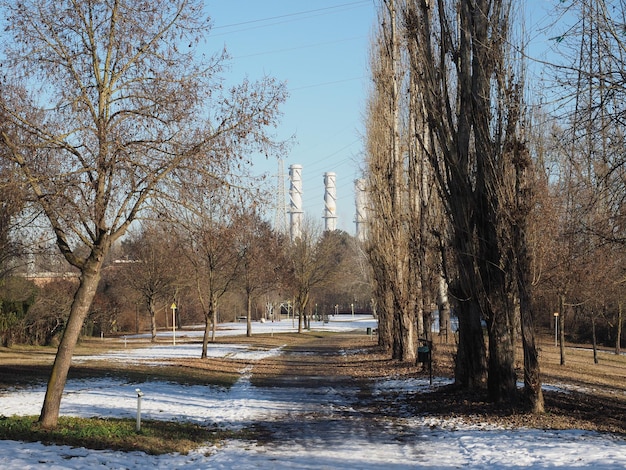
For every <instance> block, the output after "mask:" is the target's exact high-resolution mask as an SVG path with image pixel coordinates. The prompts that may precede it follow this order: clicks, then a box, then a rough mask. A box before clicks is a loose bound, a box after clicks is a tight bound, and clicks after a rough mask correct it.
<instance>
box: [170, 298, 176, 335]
mask: <svg viewBox="0 0 626 470" xmlns="http://www.w3.org/2000/svg"><path fill="white" fill-rule="evenodd" d="M170 308H171V309H172V344H173V345H174V346H176V302H172V306H171V307H170Z"/></svg>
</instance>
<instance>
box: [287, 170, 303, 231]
mask: <svg viewBox="0 0 626 470" xmlns="http://www.w3.org/2000/svg"><path fill="white" fill-rule="evenodd" d="M289 181H290V182H291V185H290V187H289V232H290V234H291V241H294V240H296V239H297V238H300V236H301V235H302V218H303V216H304V211H303V210H302V165H291V166H290V167H289Z"/></svg>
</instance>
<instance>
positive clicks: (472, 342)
mask: <svg viewBox="0 0 626 470" xmlns="http://www.w3.org/2000/svg"><path fill="white" fill-rule="evenodd" d="M458 318H459V346H458V348H457V356H456V361H455V368H454V380H455V383H456V384H457V385H459V386H460V387H462V388H466V389H472V388H484V387H485V386H486V383H487V357H486V351H485V341H484V335H483V328H482V324H481V319H480V309H479V307H478V305H477V304H476V302H474V301H472V300H467V301H462V302H460V303H459V305H458Z"/></svg>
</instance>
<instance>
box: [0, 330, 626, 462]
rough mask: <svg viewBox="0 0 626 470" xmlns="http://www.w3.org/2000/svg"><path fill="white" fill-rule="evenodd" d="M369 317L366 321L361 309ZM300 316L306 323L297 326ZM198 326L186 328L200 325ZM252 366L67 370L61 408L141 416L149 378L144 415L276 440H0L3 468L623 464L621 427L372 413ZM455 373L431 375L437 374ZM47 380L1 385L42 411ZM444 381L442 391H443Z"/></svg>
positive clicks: (183, 348) (395, 383)
mask: <svg viewBox="0 0 626 470" xmlns="http://www.w3.org/2000/svg"><path fill="white" fill-rule="evenodd" d="M348 320H349V321H345V322H339V321H334V322H331V323H329V324H327V325H322V324H321V323H320V324H319V326H318V325H314V329H315V328H320V329H321V328H325V327H326V328H329V329H330V328H332V329H335V330H337V329H341V328H343V329H353V328H358V329H360V330H362V331H363V330H364V326H365V325H367V326H366V327H375V323H373V321H372V320H371V319H369V320H368V319H365V318H363V319H355V321H354V322H353V321H352V319H351V318H349V319H348ZM358 320H360V321H358ZM295 327H297V325H296V326H295ZM291 328H294V326H292V325H291V322H285V321H283V322H277V323H265V324H255V325H254V327H253V331H255V332H261V330H264V332H267V333H270V332H272V331H275V332H279V331H284V330H290V329H291ZM242 329H243V331H245V325H238V324H231V325H228V327H227V329H226V328H224V329H222V330H221V332H220V334H240V333H241V332H242ZM195 334H196V333H195V332H184V333H183V332H181V336H180V337H181V338H182V337H183V336H182V335H188V336H193V335H195ZM199 348H200V345H198V344H190V343H183V344H176V346H173V345H165V344H159V345H155V346H150V347H144V348H138V349H134V348H130V347H129V348H128V349H125V350H122V351H119V350H118V351H115V352H112V353H110V354H105V355H100V356H90V357H82V358H78V360H93V359H98V360H112V361H133V362H148V363H151V364H158V363H159V362H161V361H164V360H167V359H168V358H172V357H199V352H200V349H199ZM280 353H281V348H277V349H271V350H257V349H253V348H251V347H250V346H244V345H224V344H216V345H213V344H210V345H209V355H210V356H211V357H235V358H243V359H246V360H247V361H254V360H258V359H261V358H263V357H268V356H270V355H273V354H280ZM252 371H253V366H252V367H248V368H246V369H244V370H242V371H241V378H240V380H239V381H238V382H237V383H236V384H235V385H234V386H232V387H230V388H225V387H218V386H201V385H180V384H176V383H169V382H143V383H140V384H137V383H130V382H126V381H124V380H118V379H114V378H102V379H90V380H70V381H68V384H67V387H66V392H65V395H64V397H63V401H62V407H61V413H62V414H66V415H76V416H102V417H133V418H134V417H135V413H136V404H137V394H136V391H135V389H136V388H141V391H142V392H143V393H144V396H143V398H142V417H143V418H150V419H168V420H190V421H194V422H198V423H217V424H220V425H222V426H224V427H228V428H235V429H237V428H241V427H244V426H248V425H251V424H253V423H254V424H255V425H256V426H259V427H261V428H265V429H267V430H269V431H271V433H272V435H273V436H275V439H274V441H273V442H270V443H262V444H260V443H259V444H257V443H254V442H242V441H228V442H226V443H224V445H223V446H220V447H207V448H200V449H197V450H196V451H194V452H191V453H190V454H189V455H177V454H176V455H161V456H150V455H146V454H143V453H140V452H131V453H123V452H112V451H94V450H88V449H84V448H70V447H67V446H44V445H42V444H40V443H21V442H14V441H0V468H2V469H7V470H13V469H20V470H28V469H40V468H41V469H43V468H46V469H53V470H58V469H81V470H82V469H88V470H96V469H128V470H136V469H144V468H150V469H179V468H184V469H231V468H234V467H236V468H238V470H245V469H252V468H256V469H258V468H267V469H279V470H281V469H335V470H348V469H363V470H374V469H375V470H380V469H387V468H388V469H392V470H403V469H411V468H432V469H451V468H460V467H468V468H485V469H486V468H489V469H520V468H537V467H539V468H557V467H558V468H565V469H574V468H583V467H594V468H595V469H598V470H603V469H618V468H621V469H623V468H626V440H624V438H623V437H618V436H612V435H607V434H599V433H593V432H586V431H576V430H574V431H543V430H535V429H520V430H506V429H501V428H497V427H493V426H490V425H486V424H485V425H471V426H470V425H466V424H464V423H463V422H462V420H459V419H457V420H454V419H447V420H444V419H440V418H434V417H428V416H417V417H416V416H408V415H407V416H406V417H404V418H391V417H389V418H385V417H380V416H375V415H370V414H368V413H367V412H366V411H363V409H365V410H366V409H367V407H365V408H363V406H356V405H357V404H359V405H363V403H358V400H360V399H361V398H360V395H359V390H358V389H357V388H351V387H335V386H328V387H322V388H320V389H315V393H311V391H310V390H306V389H303V388H297V387H287V388H272V387H264V388H259V387H254V386H252V385H251V383H250V380H249V379H250V374H251V372H252ZM445 383H447V380H446V379H442V378H437V377H435V378H434V386H435V387H436V386H438V385H442V384H445ZM44 390H45V388H44V385H40V386H35V387H30V388H26V389H12V390H6V391H0V415H5V416H6V415H33V414H38V413H39V411H40V407H41V403H42V401H43V394H44ZM418 391H419V392H424V393H427V392H429V391H433V389H432V388H431V386H430V384H429V383H428V380H427V379H426V380H425V379H417V378H416V379H409V380H399V379H390V380H386V381H384V382H379V383H377V384H374V386H373V388H372V400H388V401H390V402H392V401H393V400H394V397H395V396H397V394H398V393H417V392H418ZM434 393H436V391H435V392H434Z"/></svg>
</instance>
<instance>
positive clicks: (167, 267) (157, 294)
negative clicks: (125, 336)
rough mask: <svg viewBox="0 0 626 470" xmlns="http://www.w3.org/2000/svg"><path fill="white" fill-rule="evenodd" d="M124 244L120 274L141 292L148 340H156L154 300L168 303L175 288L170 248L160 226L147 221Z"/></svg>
mask: <svg viewBox="0 0 626 470" xmlns="http://www.w3.org/2000/svg"><path fill="white" fill-rule="evenodd" d="M126 248H127V250H128V252H127V257H128V259H127V261H128V262H127V263H124V264H123V265H122V266H121V271H122V277H123V278H124V280H125V282H126V284H127V285H128V286H130V287H131V288H132V289H133V290H134V291H136V292H137V293H139V295H140V296H141V298H142V300H143V303H144V305H145V307H146V310H147V312H148V315H149V317H150V333H151V338H152V342H156V340H157V323H156V313H157V308H158V304H159V303H163V302H168V301H169V303H171V300H172V299H173V295H174V291H175V282H176V269H175V264H174V263H173V262H172V258H173V250H172V249H171V246H168V242H167V236H166V233H164V231H163V227H158V226H156V225H153V226H150V224H147V225H145V226H144V227H143V230H142V232H141V233H140V234H138V235H136V236H134V237H133V239H131V240H129V241H128V242H127V243H126ZM169 303H167V306H168V307H169Z"/></svg>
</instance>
